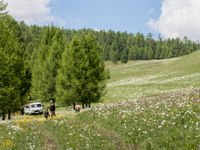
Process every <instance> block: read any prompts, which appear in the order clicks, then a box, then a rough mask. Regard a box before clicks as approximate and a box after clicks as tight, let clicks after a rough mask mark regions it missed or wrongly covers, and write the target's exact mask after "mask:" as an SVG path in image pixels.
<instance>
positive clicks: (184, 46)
mask: <svg viewBox="0 0 200 150" xmlns="http://www.w3.org/2000/svg"><path fill="white" fill-rule="evenodd" d="M20 27H21V29H22V32H23V34H24V35H25V37H26V44H27V53H28V55H31V54H32V52H33V50H34V48H37V47H38V45H39V44H40V41H41V39H42V37H43V32H44V31H45V29H46V28H47V27H46V26H44V27H39V26H36V25H32V26H27V25H26V24H25V23H23V22H20ZM61 32H62V33H63V36H64V41H65V42H68V43H69V42H70V41H71V40H72V38H73V37H74V36H77V37H80V36H81V35H83V34H88V33H92V34H93V35H94V36H95V38H96V40H97V42H98V44H99V46H100V48H101V49H100V51H101V54H102V56H103V59H104V60H105V61H112V62H113V63H117V62H118V61H121V62H122V63H126V62H127V61H128V60H147V59H164V58H172V57H178V56H183V55H187V54H190V53H192V52H194V51H195V50H197V49H199V48H200V43H199V42H194V41H191V40H189V39H188V38H187V37H184V38H183V39H182V40H181V39H180V38H168V39H164V38H162V36H161V35H159V37H158V39H154V38H153V36H152V34H151V33H149V34H147V35H146V36H144V35H143V34H142V33H139V32H138V33H136V34H132V33H127V32H114V31H112V30H109V31H104V30H100V31H95V30H92V29H81V30H69V29H61Z"/></svg>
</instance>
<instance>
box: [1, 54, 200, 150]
mask: <svg viewBox="0 0 200 150" xmlns="http://www.w3.org/2000/svg"><path fill="white" fill-rule="evenodd" d="M199 66H200V51H197V52H195V53H193V54H190V55H188V56H183V57H179V58H172V59H165V60H149V61H132V62H129V63H127V64H120V65H113V64H110V63H108V62H107V63H106V67H107V68H108V69H109V70H110V75H111V79H110V80H109V81H108V83H107V88H106V94H105V96H104V97H103V100H104V101H103V102H102V103H100V104H96V105H95V106H93V107H92V108H91V109H85V110H81V113H78V114H75V113H74V112H73V111H70V110H69V109H68V110H67V111H65V109H60V110H58V111H57V115H56V117H54V118H53V119H49V120H45V119H44V117H43V116H28V115H27V116H20V115H16V116H15V117H13V120H11V121H0V149H2V150H4V149H5V150H10V149H11V150H21V149H23V150H99V149H102V150H128V149H130V150H132V149H137V150H140V149H142V150H143V149H145V150H146V149H153V150H160V149H163V150H165V149H170V150H171V149H174V150H178V149H180V150H198V149H200V68H199Z"/></svg>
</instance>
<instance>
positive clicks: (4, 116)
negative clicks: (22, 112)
mask: <svg viewBox="0 0 200 150" xmlns="http://www.w3.org/2000/svg"><path fill="white" fill-rule="evenodd" d="M2 115H3V116H2V120H5V119H6V115H5V111H3V112H2Z"/></svg>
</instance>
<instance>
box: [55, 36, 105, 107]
mask: <svg viewBox="0 0 200 150" xmlns="http://www.w3.org/2000/svg"><path fill="white" fill-rule="evenodd" d="M106 78H107V74H106V73H105V69H104V63H103V60H102V56H101V55H100V50H99V46H98V44H97V42H96V40H95V38H94V36H93V35H92V34H89V35H83V36H82V37H81V38H80V39H77V38H73V40H72V42H71V43H70V46H67V47H66V49H65V51H64V53H63V55H62V62H61V68H60V69H59V72H58V76H57V82H56V91H57V96H56V99H57V100H58V101H59V102H60V103H62V104H64V105H71V104H73V103H74V102H79V103H82V104H83V106H84V104H88V103H91V102H98V101H100V98H101V96H102V94H103V93H104V88H105V80H106Z"/></svg>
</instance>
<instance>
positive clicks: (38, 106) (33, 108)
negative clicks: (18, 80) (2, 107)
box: [24, 102, 43, 114]
mask: <svg viewBox="0 0 200 150" xmlns="http://www.w3.org/2000/svg"><path fill="white" fill-rule="evenodd" d="M24 113H25V114H42V113H43V106H42V103H40V102H37V103H30V104H27V105H25V106H24Z"/></svg>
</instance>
